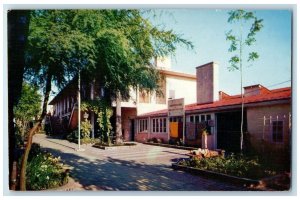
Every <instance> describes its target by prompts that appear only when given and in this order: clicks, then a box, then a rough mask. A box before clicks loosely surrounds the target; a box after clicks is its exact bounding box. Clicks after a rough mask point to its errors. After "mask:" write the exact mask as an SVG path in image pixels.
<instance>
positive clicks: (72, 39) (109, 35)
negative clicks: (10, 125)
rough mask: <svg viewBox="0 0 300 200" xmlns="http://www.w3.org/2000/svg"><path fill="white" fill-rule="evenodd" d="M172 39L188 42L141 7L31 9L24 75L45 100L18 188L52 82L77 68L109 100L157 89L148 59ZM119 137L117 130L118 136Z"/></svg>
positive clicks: (168, 49) (170, 49) (169, 47)
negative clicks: (39, 88) (157, 23)
mask: <svg viewBox="0 0 300 200" xmlns="http://www.w3.org/2000/svg"><path fill="white" fill-rule="evenodd" d="M177 44H185V45H186V46H187V47H193V46H192V44H191V43H190V42H189V41H186V40H184V39H182V38H181V37H180V36H179V35H177V34H175V33H173V31H171V30H167V31H165V30H159V29H158V28H156V27H154V26H153V25H152V24H151V23H150V21H149V20H148V19H145V18H143V17H142V12H141V11H140V10H38V11H33V12H32V14H31V22H30V28H29V36H28V46H27V54H26V58H27V69H26V77H27V80H30V81H31V82H34V83H35V84H37V85H41V86H42V88H43V89H44V90H43V91H44V101H43V109H42V113H41V115H40V117H39V120H38V121H37V123H36V124H35V126H34V127H33V128H32V129H31V130H30V131H29V135H28V143H27V146H26V149H25V153H24V156H23V159H22V166H21V175H20V179H21V180H20V181H21V183H20V185H21V190H25V189H26V188H25V187H26V186H25V180H26V164H27V158H28V153H29V151H30V148H31V143H32V137H33V135H34V132H35V131H36V129H37V127H38V126H39V125H40V123H41V121H42V120H43V118H44V117H45V115H46V106H47V103H48V99H49V94H50V92H51V83H54V84H56V85H57V87H59V88H62V87H63V86H64V85H65V84H66V83H67V82H68V81H69V80H71V79H72V78H74V77H75V76H77V75H78V71H81V72H82V79H86V80H89V79H91V80H94V79H97V80H99V81H100V84H101V85H102V86H103V87H104V88H105V91H106V95H105V96H106V97H105V99H107V100H108V101H110V99H114V100H116V99H118V97H119V98H123V99H126V98H129V90H130V87H135V88H140V89H142V88H147V89H149V90H154V89H157V88H158V84H157V80H158V78H159V76H158V73H157V71H156V70H155V69H154V68H153V67H151V59H153V57H156V56H164V55H167V54H168V53H174V51H175V48H176V45H177ZM77 77H78V76H77ZM119 130H120V128H119ZM120 136H121V131H119V132H118V133H117V139H120ZM118 142H120V140H118Z"/></svg>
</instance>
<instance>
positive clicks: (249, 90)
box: [244, 84, 270, 97]
mask: <svg viewBox="0 0 300 200" xmlns="http://www.w3.org/2000/svg"><path fill="white" fill-rule="evenodd" d="M268 93H270V90H268V89H267V88H266V87H264V86H262V85H260V84H257V85H250V86H247V87H244V96H245V97H249V96H255V95H260V94H268Z"/></svg>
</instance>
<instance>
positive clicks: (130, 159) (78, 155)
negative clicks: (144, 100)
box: [34, 134, 245, 191]
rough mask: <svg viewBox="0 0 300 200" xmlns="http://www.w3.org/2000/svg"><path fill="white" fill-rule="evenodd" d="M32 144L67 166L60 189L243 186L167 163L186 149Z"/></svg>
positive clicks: (46, 140)
mask: <svg viewBox="0 0 300 200" xmlns="http://www.w3.org/2000/svg"><path fill="white" fill-rule="evenodd" d="M34 142H36V143H39V144H40V145H41V147H43V148H44V149H47V150H48V151H50V152H51V153H53V154H54V155H56V156H60V157H61V159H62V162H63V163H65V164H67V165H69V166H71V172H70V175H71V177H72V178H73V181H71V182H70V183H69V184H67V185H66V186H64V187H62V188H61V190H113V191H118V190H120V191H224V190H226V191H240V190H245V188H243V187H239V186H236V185H232V184H229V183H225V182H220V181H217V180H210V179H206V178H203V177H200V176H195V175H192V174H189V173H186V172H182V171H175V170H173V169H172V168H171V167H170V166H171V163H173V162H175V161H177V160H178V159H180V158H185V157H186V156H185V153H187V150H180V149H173V148H166V147H158V146H151V145H144V144H137V145H136V146H134V147H130V148H119V149H114V150H101V149H97V148H94V147H91V146H90V145H82V148H84V149H85V151H83V152H78V151H75V149H76V148H77V145H76V144H74V143H70V142H68V141H66V140H61V139H55V138H50V137H47V136H45V135H39V134H38V135H35V136H34Z"/></svg>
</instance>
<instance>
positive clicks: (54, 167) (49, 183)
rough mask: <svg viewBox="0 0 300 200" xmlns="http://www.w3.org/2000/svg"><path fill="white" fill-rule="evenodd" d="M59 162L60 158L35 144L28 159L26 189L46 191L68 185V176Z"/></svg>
mask: <svg viewBox="0 0 300 200" xmlns="http://www.w3.org/2000/svg"><path fill="white" fill-rule="evenodd" d="M59 161H60V158H59V157H54V156H53V155H52V154H50V153H46V152H43V151H41V149H40V146H39V145H37V144H33V145H32V148H31V151H30V154H29V158H28V166H27V179H26V188H27V189H29V190H45V189H49V188H55V187H59V186H61V185H63V184H65V183H67V181H68V179H67V178H68V174H66V173H65V171H64V169H63V168H62V164H61V163H59Z"/></svg>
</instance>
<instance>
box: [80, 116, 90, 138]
mask: <svg viewBox="0 0 300 200" xmlns="http://www.w3.org/2000/svg"><path fill="white" fill-rule="evenodd" d="M80 130H81V135H82V136H83V138H90V132H91V130H92V124H91V123H90V121H88V120H86V121H82V122H81V126H80Z"/></svg>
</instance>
